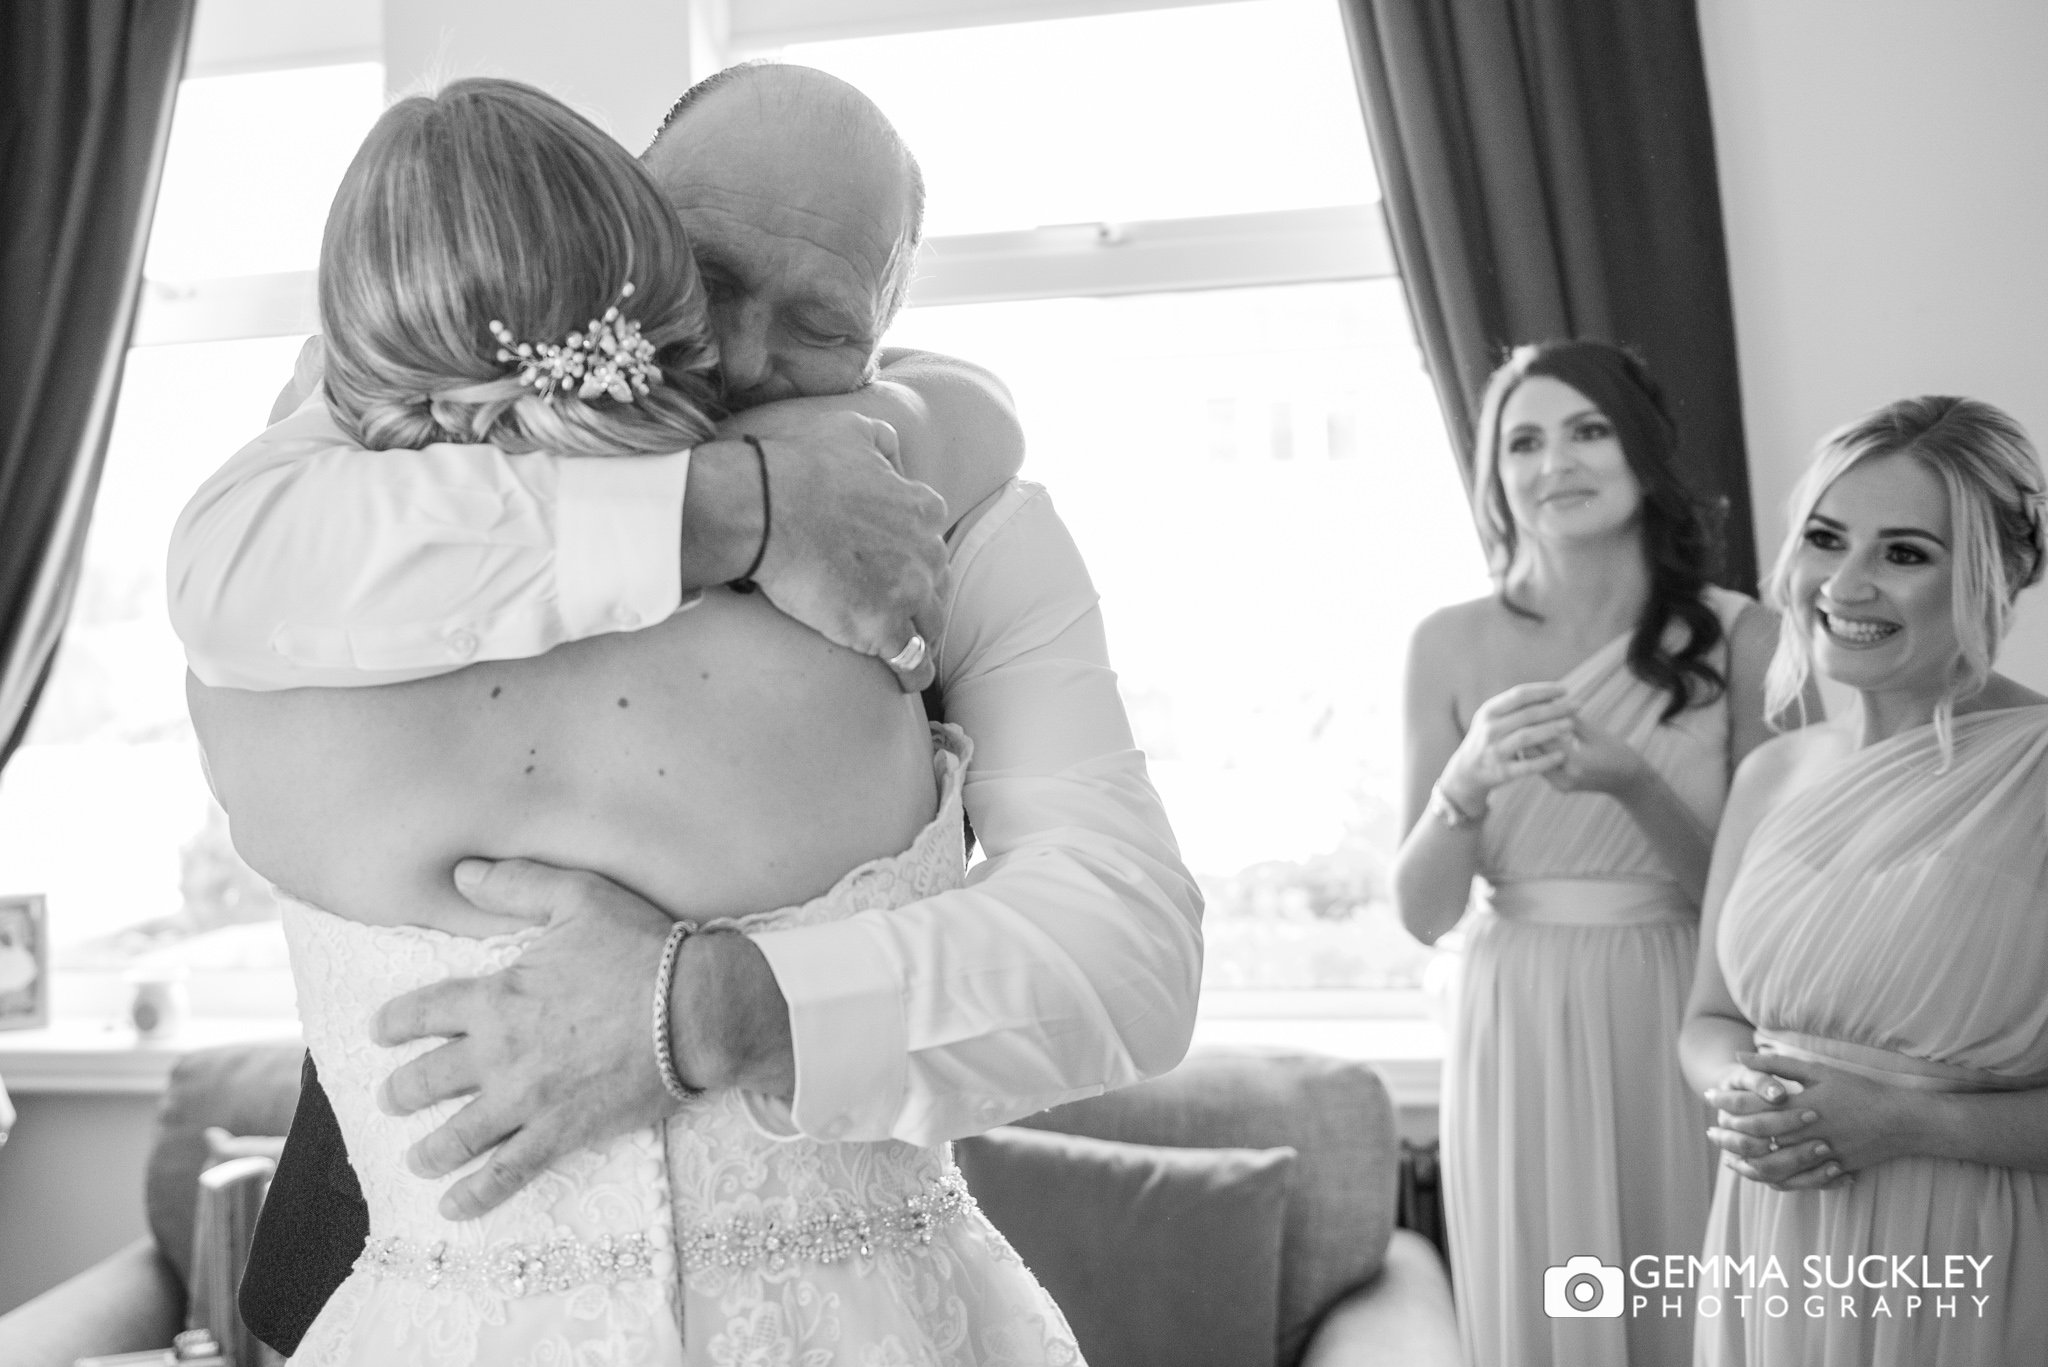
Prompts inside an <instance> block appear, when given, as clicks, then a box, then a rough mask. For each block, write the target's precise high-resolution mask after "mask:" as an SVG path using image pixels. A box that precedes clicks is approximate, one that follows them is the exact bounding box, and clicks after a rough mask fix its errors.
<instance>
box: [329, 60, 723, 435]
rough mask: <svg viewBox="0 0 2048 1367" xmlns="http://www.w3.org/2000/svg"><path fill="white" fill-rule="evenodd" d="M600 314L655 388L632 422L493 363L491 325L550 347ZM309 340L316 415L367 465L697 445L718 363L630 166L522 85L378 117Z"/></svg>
mask: <svg viewBox="0 0 2048 1367" xmlns="http://www.w3.org/2000/svg"><path fill="white" fill-rule="evenodd" d="M629 281H630V282H631V283H632V285H633V286H634V289H633V292H632V296H631V298H630V299H627V300H625V301H624V302H623V303H621V302H620V294H621V290H622V289H623V287H624V286H625V285H626V284H627V282H629ZM614 303H619V304H620V311H621V312H622V313H623V314H624V315H625V317H626V318H628V319H630V320H632V321H634V322H637V323H638V324H639V326H640V330H641V334H642V336H643V337H645V339H646V340H647V341H648V342H650V343H652V344H653V346H654V347H655V356H654V361H655V364H656V365H657V366H659V367H660V370H661V377H662V379H661V383H658V384H654V385H652V386H651V387H650V390H649V392H648V393H646V394H644V395H636V396H635V397H634V398H633V400H632V401H631V402H621V401H619V400H617V399H615V398H612V397H609V396H606V395H603V394H599V395H597V396H596V397H594V398H590V399H582V398H578V397H576V391H575V387H574V386H570V387H569V388H568V389H566V390H564V391H563V392H561V393H558V394H557V395H555V397H554V398H552V399H544V398H542V397H541V396H540V395H539V394H538V393H536V392H535V391H534V390H533V389H532V388H530V387H528V386H526V385H524V384H522V383H520V380H519V374H518V367H517V366H515V365H513V364H511V363H508V362H506V361H503V360H500V359H499V358H498V352H499V349H500V343H499V341H498V339H497V338H496V337H494V336H493V335H492V332H491V326H492V324H493V322H502V323H503V325H504V328H505V330H506V331H507V332H509V333H510V334H511V335H512V336H513V337H516V338H518V339H519V340H520V341H523V342H529V343H533V344H535V345H539V344H543V343H553V344H557V345H559V344H561V343H562V342H564V341H565V340H566V339H567V338H568V336H569V334H571V333H580V332H582V331H584V330H585V329H586V327H587V326H588V324H589V323H590V322H591V320H593V319H596V318H599V317H601V316H602V315H603V314H604V312H605V310H606V309H607V308H608V307H610V306H611V305H613V304H614ZM320 323H321V329H322V331H323V332H324V333H325V334H326V344H327V358H326V391H327V402H328V407H329V408H330V409H331V410H332V411H333V413H334V416H335V418H336V419H337V420H338V421H339V422H340V423H341V424H342V426H343V427H345V428H346V429H347V430H348V432H349V433H350V435H352V436H353V437H355V438H356V440H358V441H359V442H361V443H362V444H363V445H364V446H366V447H369V448H371V449H374V450H381V449H385V448H389V447H421V446H428V445H431V444H432V443H434V442H442V441H451V442H490V443H492V444H494V445H496V446H498V447H500V448H501V449H503V450H505V451H508V452H523V451H536V450H541V451H551V452H556V453H559V454H563V455H593V456H600V455H622V454H628V453H660V452H667V451H675V450H680V449H681V448H683V447H686V446H690V445H693V444H695V443H696V442H698V441H701V440H702V439H704V438H705V437H707V436H709V435H710V433H711V421H710V419H709V418H708V417H707V416H706V413H707V410H709V409H710V408H711V407H712V406H713V404H714V402H715V396H716V393H717V389H716V381H715V378H714V375H713V368H714V366H715V365H716V362H717V352H716V350H715V349H714V347H713V344H712V340H711V332H710V328H709V325H708V322H707V319H706V314H705V303H704V291H703V289H702V287H701V286H700V285H699V283H698V279H697V270H696V266H695V264H694V263H693V262H692V261H691V259H690V253H689V249H688V245H687V243H686V242H685V241H684V239H683V230H682V227H681V225H680V224H679V223H678V222H677V221H676V218H675V215H674V213H673V212H672V211H671V210H670V209H669V207H668V206H667V205H666V204H664V203H663V202H662V199H661V196H660V194H659V193H658V192H657V191H656V190H655V188H654V183H653V182H652V181H651V180H649V179H648V177H647V173H646V172H645V171H644V170H642V169H641V167H640V164H639V163H638V162H637V161H635V160H634V159H633V158H632V157H631V156H629V155H628V154H627V153H626V151H625V149H624V148H622V147H620V146H619V145H618V144H617V143H616V142H614V141H613V140H612V139H611V138H610V137H608V136H606V135H605V134H604V133H603V132H601V131H599V130H598V129H597V127H595V126H594V125H593V124H591V123H590V122H589V121H588V120H587V119H584V118H583V117H581V116H580V115H578V114H576V113H575V112H574V111H572V110H571V109H569V107H568V106H566V105H564V104H563V103H562V102H561V101H559V100H557V99H555V98H554V97H553V96H551V95H547V94H545V93H543V92H541V91H539V90H536V89H534V88H533V87H532V86H528V85H522V84H520V83H519V82H517V81H504V80H491V79H482V78H478V79H471V80H462V81H456V82H454V83H452V84H450V85H448V86H446V87H444V88H443V89H442V90H440V91H439V92H438V93H436V94H433V95H418V96H413V97H411V98H409V99H404V100H400V101H399V102H398V103H396V104H394V105H393V106H391V108H390V109H388V110H386V111H385V112H384V117H383V118H381V119H379V120H378V121H377V125H376V127H374V128H372V129H371V130H370V135H369V137H368V138H366V139H364V141H363V146H362V149H361V150H360V151H358V152H357V153H356V157H355V160H354V162H352V163H351V164H350V165H349V168H348V174H347V175H346V176H344V177H343V178H342V182H341V188H340V189H339V190H338V191H337V192H336V193H335V196H334V207H333V209H332V210H331V211H329V213H328V216H327V232H326V235H325V237H324V238H323V239H322V241H321V244H320Z"/></svg>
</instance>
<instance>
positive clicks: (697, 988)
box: [668, 930, 795, 1100]
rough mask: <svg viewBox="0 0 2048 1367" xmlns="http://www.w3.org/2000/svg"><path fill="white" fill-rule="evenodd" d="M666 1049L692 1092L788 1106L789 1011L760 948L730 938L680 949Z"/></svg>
mask: <svg viewBox="0 0 2048 1367" xmlns="http://www.w3.org/2000/svg"><path fill="white" fill-rule="evenodd" d="M668 1005H669V1043H670V1049H671V1051H672V1053H673V1056H674V1059H675V1066H676V1071H677V1072H678V1073H679V1074H680V1075H681V1077H682V1080H683V1081H684V1082H685V1083H686V1084H688V1085H689V1086H691V1087H696V1088H702V1089H704V1090H706V1091H716V1090H719V1089H722V1088H726V1087H740V1088H744V1089H746V1090H748V1091H755V1092H766V1093H768V1094H769V1095H771V1096H780V1097H783V1098H784V1099H785V1100H787V1099H789V1098H790V1097H791V1096H792V1095H793V1094H794V1091H795V1055H794V1051H793V1049H792V1046H791V1043H790V1031H789V1005H788V1003H787V1002H785V1001H784V1000H783V996H782V989H781V987H780V986H779V985H778V984H777V983H776V981H775V973H774V970H773V969H772V968H770V967H769V965H768V960H767V958H766V957H765V956H764V955H763V954H762V953H761V951H760V949H759V947H757V946H756V945H755V944H754V942H753V941H752V940H750V939H748V938H747V937H746V936H744V935H741V934H739V933H737V932H734V931H723V930H720V931H707V932H703V933H700V934H696V935H692V936H690V937H689V938H688V939H686V940H684V941H683V944H682V948H681V949H680V951H679V952H678V953H677V955H676V965H675V976H674V979H673V981H672V983H671V985H670V988H669V1004H668Z"/></svg>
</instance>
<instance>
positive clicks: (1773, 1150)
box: [1771, 1135, 1778, 1153]
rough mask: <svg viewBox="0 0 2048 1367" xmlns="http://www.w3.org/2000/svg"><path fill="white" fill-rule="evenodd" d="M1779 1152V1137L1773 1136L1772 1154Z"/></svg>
mask: <svg viewBox="0 0 2048 1367" xmlns="http://www.w3.org/2000/svg"><path fill="white" fill-rule="evenodd" d="M1777 1151H1778V1137H1777V1136H1776V1135H1772V1136H1771V1152H1772V1153H1776V1152H1777Z"/></svg>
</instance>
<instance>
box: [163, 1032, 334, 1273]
mask: <svg viewBox="0 0 2048 1367" xmlns="http://www.w3.org/2000/svg"><path fill="white" fill-rule="evenodd" d="M305 1058H306V1050H305V1047H304V1046H303V1045H298V1044H241V1045H230V1046H227V1047H225V1048H219V1049H200V1050H195V1051H194V1052H192V1053H190V1054H187V1055H185V1057H183V1058H182V1059H179V1060H178V1065H177V1067H175V1068H173V1069H172V1070H171V1085H170V1087H169V1089H168V1090H166V1091H165V1093H164V1104H163V1108H162V1109H161V1110H160V1111H158V1112H157V1138H156V1147H155V1148H153V1149H151V1150H150V1154H149V1174H148V1177H147V1179H146V1183H145V1196H146V1201H147V1205H148V1210H149V1231H150V1233H151V1234H153V1235H155V1236H156V1246H157V1248H158V1249H159V1250H161V1251H162V1253H163V1255H164V1257H166V1258H168V1259H169V1260H170V1262H171V1266H173V1267H175V1268H176V1269H177V1270H178V1279H179V1281H181V1282H183V1283H184V1284H185V1285H187V1286H190V1285H191V1284H192V1221H193V1215H194V1211H195V1209H196V1208H197V1206H198V1202H199V1173H200V1171H201V1170H202V1169H204V1168H208V1167H211V1166H212V1165H213V1164H214V1163H216V1162H219V1161H220V1159H219V1158H218V1157H216V1156H215V1155H214V1154H213V1152H212V1151H211V1150H210V1149H209V1147H208V1144H207V1139H206V1131H207V1130H208V1129H209V1128H211V1127H218V1128H220V1129H223V1130H226V1131H227V1132H228V1133H229V1134H231V1135H279V1134H283V1133H285V1132H286V1131H287V1130H289V1129H290V1128H291V1123H292V1111H293V1109H294V1108H296V1107H297V1106H298V1104H299V1068H300V1065H301V1064H303V1063H304V1062H305Z"/></svg>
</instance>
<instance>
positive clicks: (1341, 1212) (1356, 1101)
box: [1018, 1048, 1401, 1367]
mask: <svg viewBox="0 0 2048 1367" xmlns="http://www.w3.org/2000/svg"><path fill="white" fill-rule="evenodd" d="M1018 1123H1019V1124H1020V1125H1029V1126H1033V1127H1037V1128H1042V1129H1049V1130H1059V1131H1063V1132H1065V1133H1069V1134H1081V1135H1088V1136H1090V1137H1092V1138H1096V1139H1115V1140H1121V1141H1123V1142H1126V1143H1133V1144H1167V1145H1175V1146H1180V1147H1187V1148H1241V1149H1272V1148H1279V1147H1282V1146H1285V1147H1288V1148H1291V1149H1293V1150H1295V1152H1296V1153H1297V1154H1298V1155H1299V1156H1298V1158H1297V1160H1296V1166H1295V1170H1294V1182H1293V1185H1292V1190H1291V1191H1290V1192H1289V1194H1288V1198H1287V1222H1286V1229H1285V1231H1284V1233H1283V1235H1282V1238H1281V1244H1280V1345H1279V1349H1280V1351H1279V1359H1278V1360H1279V1362H1280V1364H1281V1367H1293V1364H1294V1363H1296V1362H1298V1361H1300V1359H1301V1355H1302V1353H1303V1352H1304V1351H1305V1350H1306V1348H1307V1346H1308V1340H1309V1336H1310V1335H1311V1334H1312V1333H1313V1332H1314V1330H1315V1326H1316V1323H1317V1321H1319V1320H1320V1319H1321V1318H1322V1317H1323V1315H1324V1314H1325V1313H1326V1312H1327V1311H1328V1310H1329V1309H1330V1307H1331V1306H1333V1305H1335V1304H1336V1303H1337V1301H1338V1299H1339V1298H1341V1297H1342V1296H1343V1295H1344V1293H1346V1292H1347V1291H1351V1290H1353V1289H1355V1288H1356V1287H1359V1286H1362V1285H1364V1284H1365V1283H1366V1282H1369V1281H1371V1280H1372V1279H1373V1278H1374V1277H1376V1276H1378V1275H1379V1270H1380V1266H1381V1264H1382V1262H1383V1261H1384V1259H1385V1257H1386V1249H1387V1240H1388V1239H1389V1238H1390V1237H1391V1236H1392V1235H1393V1232H1394V1207H1395V1198H1396V1195H1397V1189H1398V1184H1399V1180H1400V1172H1401V1148H1400V1142H1399V1140H1398V1139H1397V1137H1396V1134H1395V1128H1394V1107H1393V1102H1392V1101H1391V1100H1390V1099H1389V1098H1388V1096H1387V1089H1386V1084H1385V1083H1383V1082H1381V1081H1380V1076H1379V1074H1378V1073H1377V1072H1375V1071H1374V1070H1373V1068H1372V1065H1370V1064H1367V1063H1359V1062H1354V1061H1352V1060H1348V1059H1337V1058H1329V1057H1325V1056H1323V1055H1319V1054H1306V1053H1300V1052H1296V1051H1286V1050H1274V1049H1252V1048H1235V1049H1221V1048H1218V1049H1204V1050H1198V1051H1196V1052H1195V1053H1192V1054H1190V1055H1188V1057H1187V1060H1186V1062H1184V1063H1182V1064H1181V1065H1180V1067H1178V1068H1176V1069H1174V1070H1173V1071H1172V1072H1170V1073H1167V1074H1165V1075H1163V1076H1161V1077H1156V1078H1153V1079H1152V1080H1151V1081H1149V1082H1143V1083H1140V1084H1138V1085H1137V1086H1135V1087H1126V1088H1123V1089H1121V1090H1119V1091H1114V1092H1109V1093H1106V1094H1104V1095H1102V1096H1095V1097H1089V1098H1088V1099H1087V1100H1085V1101H1074V1102H1069V1103H1068V1104H1067V1105H1064V1106H1056V1107H1054V1108H1053V1109H1052V1110H1050V1111H1045V1112H1042V1113H1040V1114H1038V1115H1034V1116H1030V1117H1027V1118H1026V1119H1024V1120H1021V1121H1019V1122H1018Z"/></svg>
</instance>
